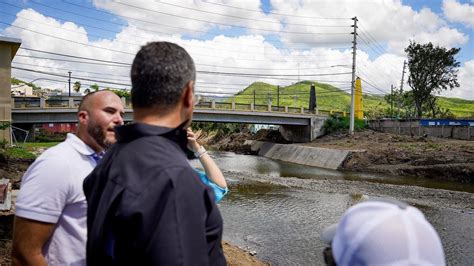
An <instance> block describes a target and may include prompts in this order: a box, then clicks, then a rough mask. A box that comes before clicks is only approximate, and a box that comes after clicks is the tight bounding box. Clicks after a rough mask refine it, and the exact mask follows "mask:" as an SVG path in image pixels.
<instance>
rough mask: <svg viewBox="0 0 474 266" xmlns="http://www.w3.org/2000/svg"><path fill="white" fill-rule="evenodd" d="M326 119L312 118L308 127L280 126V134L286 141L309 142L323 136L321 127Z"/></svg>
mask: <svg viewBox="0 0 474 266" xmlns="http://www.w3.org/2000/svg"><path fill="white" fill-rule="evenodd" d="M326 119H327V118H325V117H312V118H311V122H310V123H311V125H308V126H291V125H286V126H280V129H279V131H280V134H281V135H282V136H283V138H284V139H285V140H287V141H291V142H311V141H313V140H314V139H316V138H317V137H319V136H322V135H323V134H324V129H323V125H324V122H325V121H326Z"/></svg>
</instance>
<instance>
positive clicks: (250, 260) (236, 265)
mask: <svg viewBox="0 0 474 266" xmlns="http://www.w3.org/2000/svg"><path fill="white" fill-rule="evenodd" d="M222 247H223V248H224V255H225V258H226V260H227V265H229V266H241V265H242V266H243V265H250V266H263V265H270V264H269V263H265V262H262V261H260V260H259V259H257V258H256V257H255V256H254V255H252V253H251V252H248V251H245V250H243V249H241V248H239V247H236V246H233V245H231V244H229V243H228V242H225V241H224V242H222Z"/></svg>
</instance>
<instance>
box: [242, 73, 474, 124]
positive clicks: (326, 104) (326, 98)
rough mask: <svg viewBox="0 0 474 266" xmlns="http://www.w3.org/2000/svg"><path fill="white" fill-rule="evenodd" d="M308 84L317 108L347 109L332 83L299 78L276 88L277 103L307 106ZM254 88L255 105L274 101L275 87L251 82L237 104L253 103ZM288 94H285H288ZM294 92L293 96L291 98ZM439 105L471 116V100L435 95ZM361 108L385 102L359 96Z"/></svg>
mask: <svg viewBox="0 0 474 266" xmlns="http://www.w3.org/2000/svg"><path fill="white" fill-rule="evenodd" d="M311 83H314V84H315V86H316V94H317V103H318V107H319V109H321V110H335V111H349V106H350V103H351V97H350V94H349V93H348V92H346V91H343V90H340V89H338V88H336V87H334V86H331V85H329V84H324V83H318V82H311V81H302V82H298V83H296V84H293V85H290V86H287V87H281V88H280V106H290V107H301V106H303V107H305V108H307V107H308V102H309V90H310V86H311ZM254 90H255V91H256V97H255V98H256V101H255V102H256V104H267V103H268V98H269V97H271V98H272V104H273V105H276V104H277V87H276V86H275V85H271V84H267V83H264V82H255V83H253V84H251V85H250V86H249V87H247V88H246V89H245V90H243V91H242V92H240V93H238V94H237V96H236V102H237V103H251V102H253V91H254ZM288 94H289V95H288ZM295 95H297V96H296V98H295ZM438 101H439V104H440V106H441V107H442V108H448V109H449V110H451V112H453V113H454V114H455V115H456V116H457V117H474V101H470V100H463V99H457V98H446V97H439V100H438ZM363 104H364V110H366V111H368V110H372V111H373V110H383V109H388V108H389V104H388V103H387V102H386V101H385V100H384V98H383V97H381V96H371V95H364V96H363Z"/></svg>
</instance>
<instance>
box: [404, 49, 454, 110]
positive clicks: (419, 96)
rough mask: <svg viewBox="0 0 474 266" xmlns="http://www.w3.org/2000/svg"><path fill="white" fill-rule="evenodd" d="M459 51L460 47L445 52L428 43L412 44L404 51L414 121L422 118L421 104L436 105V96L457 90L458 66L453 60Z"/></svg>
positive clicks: (422, 105)
mask: <svg viewBox="0 0 474 266" xmlns="http://www.w3.org/2000/svg"><path fill="white" fill-rule="evenodd" d="M459 51H460V48H451V49H449V50H448V49H446V48H444V47H440V46H436V47H435V46H433V44H432V43H431V42H430V43H427V44H418V43H416V42H414V41H411V42H410V45H408V47H407V48H405V52H406V53H407V56H408V69H409V70H410V75H409V76H408V85H409V86H410V87H411V88H412V92H413V100H414V102H415V107H416V116H417V118H421V117H422V115H423V107H424V105H426V104H433V103H434V104H436V100H435V101H433V100H432V97H436V96H435V95H436V94H439V93H440V92H442V91H443V90H447V89H450V90H451V89H453V88H455V87H459V83H458V81H457V72H458V67H459V66H460V63H459V62H458V61H456V59H455V58H454V57H455V56H456V54H457V53H458V52H459ZM429 101H431V102H430V103H428V102H429ZM430 109H431V108H430Z"/></svg>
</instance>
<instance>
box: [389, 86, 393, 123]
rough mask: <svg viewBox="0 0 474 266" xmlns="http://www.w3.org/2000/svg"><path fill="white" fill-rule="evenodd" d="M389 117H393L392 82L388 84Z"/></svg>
mask: <svg viewBox="0 0 474 266" xmlns="http://www.w3.org/2000/svg"><path fill="white" fill-rule="evenodd" d="M390 118H391V119H392V118H393V84H392V85H390Z"/></svg>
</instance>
